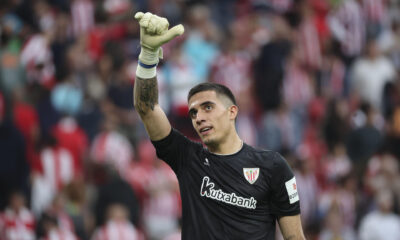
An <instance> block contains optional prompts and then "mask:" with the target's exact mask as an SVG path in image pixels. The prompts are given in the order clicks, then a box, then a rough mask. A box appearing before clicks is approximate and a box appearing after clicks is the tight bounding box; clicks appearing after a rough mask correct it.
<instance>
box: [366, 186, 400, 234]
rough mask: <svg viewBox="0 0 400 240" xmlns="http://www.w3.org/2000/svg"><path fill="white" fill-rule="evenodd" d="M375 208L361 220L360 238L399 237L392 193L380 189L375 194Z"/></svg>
mask: <svg viewBox="0 0 400 240" xmlns="http://www.w3.org/2000/svg"><path fill="white" fill-rule="evenodd" d="M375 203H376V205H377V208H376V209H375V210H373V211H371V212H370V213H368V214H367V215H366V216H365V217H364V218H363V219H362V221H361V226H360V230H359V237H360V240H369V239H387V240H391V239H393V240H394V239H399V238H400V228H399V226H400V217H399V216H398V215H397V214H395V213H393V193H392V192H391V191H390V190H387V189H381V190H380V191H378V192H377V193H376V195H375Z"/></svg>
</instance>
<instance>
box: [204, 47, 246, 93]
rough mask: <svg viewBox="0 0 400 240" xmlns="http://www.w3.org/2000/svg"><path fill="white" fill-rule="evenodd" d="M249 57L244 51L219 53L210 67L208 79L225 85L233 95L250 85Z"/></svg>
mask: <svg viewBox="0 0 400 240" xmlns="http://www.w3.org/2000/svg"><path fill="white" fill-rule="evenodd" d="M250 66H251V58H250V55H249V54H247V53H245V52H240V51H236V52H230V53H227V54H221V55H219V56H218V57H217V58H216V60H215V61H214V63H213V65H212V68H211V76H210V81H211V82H216V83H220V84H223V85H226V86H227V87H229V88H230V89H231V91H232V92H233V94H234V95H235V96H239V95H240V93H241V92H242V91H245V90H247V89H248V88H249V87H250V82H251V81H250V73H251V71H250V70H251V67H250Z"/></svg>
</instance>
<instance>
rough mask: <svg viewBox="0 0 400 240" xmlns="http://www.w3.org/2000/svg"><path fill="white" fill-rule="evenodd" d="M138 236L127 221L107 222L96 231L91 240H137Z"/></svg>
mask: <svg viewBox="0 0 400 240" xmlns="http://www.w3.org/2000/svg"><path fill="white" fill-rule="evenodd" d="M138 239H139V234H138V232H137V230H136V229H135V227H134V226H133V225H132V224H131V223H130V222H129V221H108V222H107V223H106V225H104V226H102V227H100V228H98V229H96V231H95V232H94V234H93V236H92V239H91V240H138Z"/></svg>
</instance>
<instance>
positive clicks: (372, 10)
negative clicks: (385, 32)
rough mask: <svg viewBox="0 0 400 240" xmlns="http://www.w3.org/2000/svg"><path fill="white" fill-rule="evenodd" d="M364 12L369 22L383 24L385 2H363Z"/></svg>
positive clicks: (377, 0)
mask: <svg viewBox="0 0 400 240" xmlns="http://www.w3.org/2000/svg"><path fill="white" fill-rule="evenodd" d="M363 11H364V15H365V18H366V20H367V21H368V22H377V23H382V21H383V17H384V16H385V13H386V6H385V3H384V0H363Z"/></svg>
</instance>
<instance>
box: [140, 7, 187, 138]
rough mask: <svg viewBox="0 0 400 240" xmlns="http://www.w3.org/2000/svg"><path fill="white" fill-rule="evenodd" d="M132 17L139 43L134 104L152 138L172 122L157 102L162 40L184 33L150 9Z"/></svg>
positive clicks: (162, 133) (165, 132) (166, 131)
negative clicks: (136, 24)
mask: <svg viewBox="0 0 400 240" xmlns="http://www.w3.org/2000/svg"><path fill="white" fill-rule="evenodd" d="M135 19H136V20H138V22H139V25H140V45H141V52H140V55H139V61H138V66H137V70H136V79H135V86H134V101H133V102H134V106H135V109H136V111H137V112H138V113H139V115H140V118H141V119H142V121H143V123H144V125H145V128H146V131H147V133H148V134H149V137H150V139H151V140H153V141H156V140H160V139H163V138H164V137H166V136H167V135H168V134H169V133H170V131H171V125H170V123H169V121H168V119H167V117H166V115H165V113H164V111H163V110H162V109H161V107H160V105H159V104H158V87H157V77H156V68H157V64H158V62H159V59H160V58H162V56H163V53H162V48H161V46H162V45H163V44H164V43H167V42H169V41H170V40H172V39H173V38H175V37H176V36H179V35H181V34H183V32H184V28H183V26H182V25H181V24H180V25H177V26H175V27H173V28H171V29H168V27H169V23H168V20H167V19H165V18H162V17H159V16H157V15H154V14H151V13H142V12H138V13H136V14H135Z"/></svg>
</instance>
